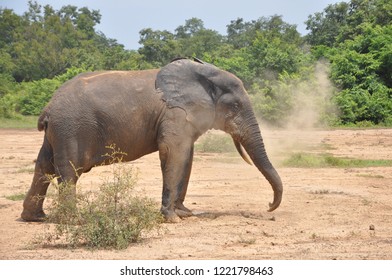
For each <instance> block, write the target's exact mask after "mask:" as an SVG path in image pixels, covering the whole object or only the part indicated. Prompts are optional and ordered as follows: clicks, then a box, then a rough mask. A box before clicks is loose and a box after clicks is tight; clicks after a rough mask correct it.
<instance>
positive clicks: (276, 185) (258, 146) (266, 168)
mask: <svg viewBox="0 0 392 280" xmlns="http://www.w3.org/2000/svg"><path fill="white" fill-rule="evenodd" d="M251 115H252V116H250V117H249V118H248V121H247V122H246V124H247V125H245V126H243V127H242V128H241V138H240V139H239V141H240V143H241V145H242V146H243V147H244V148H245V150H246V152H247V153H248V155H249V156H250V158H251V159H252V161H253V163H254V165H256V167H257V168H258V169H259V170H260V172H261V173H262V174H263V175H264V177H265V178H266V179H267V180H268V182H269V183H270V184H271V186H272V189H273V191H274V200H273V202H272V203H270V204H269V207H270V208H269V210H268V211H270V212H271V211H274V210H275V209H276V208H278V207H279V205H280V203H281V201H282V194H283V185H282V181H281V179H280V177H279V174H278V172H276V170H275V168H274V167H273V166H272V164H271V162H270V160H269V159H268V156H267V153H266V151H265V147H264V142H263V138H262V136H261V133H260V129H259V126H258V123H257V121H256V118H255V117H254V115H253V114H251Z"/></svg>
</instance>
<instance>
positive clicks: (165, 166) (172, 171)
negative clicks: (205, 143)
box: [159, 143, 193, 223]
mask: <svg viewBox="0 0 392 280" xmlns="http://www.w3.org/2000/svg"><path fill="white" fill-rule="evenodd" d="M192 151H193V147H192V145H191V144H189V145H186V144H181V145H173V144H165V143H162V144H161V145H160V146H159V157H160V159H161V168H162V176H163V190H162V208H161V212H162V214H163V215H164V216H165V219H166V221H167V222H171V223H175V222H178V221H179V220H180V219H179V217H178V214H177V213H176V212H175V208H176V205H178V204H177V201H178V202H179V204H180V205H182V201H183V199H184V198H185V193H186V187H187V182H188V181H189V174H190V170H189V169H190V167H191V165H192V164H191V163H190V162H191V161H192V156H191V155H192V154H193V153H192Z"/></svg>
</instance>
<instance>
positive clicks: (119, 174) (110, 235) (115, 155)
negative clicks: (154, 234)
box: [38, 146, 163, 249]
mask: <svg viewBox="0 0 392 280" xmlns="http://www.w3.org/2000/svg"><path fill="white" fill-rule="evenodd" d="M109 148H110V149H111V153H110V154H106V155H104V156H105V157H107V158H108V161H109V162H110V163H112V164H113V165H112V166H113V168H112V173H111V175H110V177H109V178H107V179H105V180H104V181H103V183H102V185H101V186H100V191H99V192H98V193H94V192H85V193H79V192H78V195H77V196H76V199H73V197H75V186H74V185H72V184H68V183H62V184H60V185H56V193H57V196H56V197H55V198H54V199H53V201H52V203H51V206H50V214H49V216H48V219H47V222H49V223H56V225H55V229H54V233H49V234H46V236H45V238H43V239H42V238H41V239H38V240H40V241H41V240H42V241H41V242H45V243H49V244H50V243H54V242H58V241H59V240H61V241H62V242H65V244H66V245H69V246H72V247H77V246H86V247H89V248H94V249H99V248H114V249H125V248H127V247H128V246H129V244H130V243H133V242H137V241H139V240H140V238H141V235H142V234H143V233H147V232H150V231H152V230H154V229H158V228H159V225H160V224H161V222H162V221H163V219H162V216H161V214H160V212H159V211H158V210H157V205H156V204H155V203H154V202H153V201H152V200H151V199H149V198H146V197H140V196H137V195H135V193H134V186H135V184H136V181H137V175H136V172H135V171H134V170H133V169H132V168H129V166H126V165H124V164H120V163H121V161H122V156H123V155H124V154H123V153H121V152H119V151H118V150H116V148H115V146H114V147H109Z"/></svg>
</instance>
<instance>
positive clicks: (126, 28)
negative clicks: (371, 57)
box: [0, 0, 347, 50]
mask: <svg viewBox="0 0 392 280" xmlns="http://www.w3.org/2000/svg"><path fill="white" fill-rule="evenodd" d="M342 1H343V0H215V1H214V0H193V1H188V0H162V1H158V0H154V1H153V0H38V1H37V2H38V3H39V4H40V5H42V6H45V5H47V4H49V5H50V6H52V7H53V8H54V9H55V10H58V9H60V8H61V7H62V6H66V5H73V6H77V7H78V8H81V7H88V8H89V9H90V10H99V11H100V14H101V15H102V18H101V23H100V24H99V25H98V26H96V30H99V31H101V32H103V33H104V34H105V35H106V37H108V38H111V39H116V40H117V42H118V43H120V44H123V45H124V46H125V48H126V49H133V50H137V49H138V48H139V47H140V45H139V43H138V41H139V31H140V30H142V29H143V28H152V29H153V30H168V31H170V32H174V30H175V29H176V28H177V27H178V26H180V25H184V24H185V21H186V20H187V19H190V18H192V17H196V18H199V19H201V20H202V21H203V22H204V27H205V28H208V29H213V30H216V31H218V32H219V33H220V34H222V35H226V26H227V25H228V24H230V22H231V21H232V20H235V19H237V18H243V19H244V20H245V21H251V20H257V19H258V18H260V17H269V16H272V15H281V16H282V17H283V20H284V21H285V22H287V23H290V24H295V25H297V30H298V31H299V32H300V33H301V34H303V35H305V34H306V33H307V30H306V25H305V23H304V22H305V21H306V20H307V18H308V16H309V15H313V14H314V13H316V12H322V11H323V10H324V8H326V7H327V6H328V4H333V3H338V2H342ZM346 2H347V1H346ZM27 3H28V0H0V7H2V8H8V9H12V10H14V12H15V13H16V14H19V15H22V14H23V13H24V12H25V11H27V7H28V4H27Z"/></svg>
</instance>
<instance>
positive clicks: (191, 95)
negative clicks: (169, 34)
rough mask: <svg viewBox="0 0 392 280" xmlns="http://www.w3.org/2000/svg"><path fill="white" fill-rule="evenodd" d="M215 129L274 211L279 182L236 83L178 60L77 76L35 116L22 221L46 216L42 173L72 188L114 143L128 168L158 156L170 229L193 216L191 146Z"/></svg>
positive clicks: (280, 189)
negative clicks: (253, 171)
mask: <svg viewBox="0 0 392 280" xmlns="http://www.w3.org/2000/svg"><path fill="white" fill-rule="evenodd" d="M213 128H214V129H219V130H223V131H225V132H227V133H229V134H230V135H231V136H232V138H233V140H234V144H235V146H236V148H237V150H238V152H239V153H240V155H241V156H242V157H243V158H244V159H245V160H246V161H247V162H249V163H250V161H249V159H248V158H247V156H246V155H245V153H244V152H243V149H242V147H244V148H245V150H246V152H247V153H248V155H249V156H250V158H251V159H252V162H253V163H254V164H255V165H256V167H257V168H258V169H259V170H260V171H261V173H262V174H263V175H264V176H265V178H266V179H267V180H268V181H269V183H270V184H271V186H272V188H273V191H274V199H273V202H272V203H270V208H269V211H273V210H275V209H276V208H277V207H278V206H279V204H280V203H281V200H282V192H283V186H282V182H281V179H280V177H279V175H278V173H277V172H276V170H275V169H274V167H273V166H272V164H271V163H270V161H269V159H268V157H267V154H266V151H265V149H264V144H263V140H262V136H261V134H260V130H259V126H258V123H257V121H256V118H255V116H254V113H253V110H252V107H251V104H250V101H249V98H248V95H247V93H246V91H245V89H244V86H243V84H242V82H241V81H240V80H239V79H238V78H237V77H236V76H234V75H232V74H230V73H228V72H226V71H223V70H220V69H218V68H217V67H215V66H213V65H210V64H206V63H203V62H202V61H199V60H196V59H195V60H194V61H193V60H188V59H178V60H175V61H173V62H171V63H170V64H168V65H166V66H165V67H163V68H162V69H160V70H159V69H157V70H145V71H105V72H95V73H86V74H81V75H79V76H77V77H75V78H73V79H72V80H70V81H68V82H66V83H65V84H64V85H63V86H62V87H60V88H59V89H58V91H57V92H56V93H55V94H54V96H53V98H52V100H51V101H50V102H49V104H48V105H47V106H46V107H45V109H44V110H43V112H42V114H41V116H40V117H39V120H38V129H39V130H45V136H44V141H43V144H42V147H41V150H40V152H39V155H38V158H37V162H36V166H35V174H34V178H33V182H32V185H31V188H30V190H29V191H28V193H27V195H26V198H25V200H24V203H23V212H22V218H23V219H24V220H26V221H40V220H42V219H43V218H44V217H45V214H44V211H43V199H44V197H45V195H46V191H47V188H48V185H49V183H48V181H47V178H46V174H56V176H58V178H59V180H60V182H61V181H67V182H72V183H75V184H76V181H77V179H78V177H79V175H81V174H82V173H85V172H88V171H89V170H90V169H91V168H92V167H94V166H96V165H100V164H105V158H104V157H103V155H105V154H107V146H109V145H112V144H115V145H116V147H118V148H119V149H120V150H121V151H122V152H125V153H126V156H125V157H124V160H125V161H132V160H135V159H137V158H140V157H142V156H144V155H146V154H149V153H152V152H155V151H159V158H160V160H161V168H162V175H163V191H162V208H161V212H162V214H163V215H164V216H165V218H166V219H167V220H168V221H170V222H175V221H177V220H179V216H180V217H183V216H188V215H191V211H190V210H189V209H187V208H186V207H185V206H184V204H183V203H184V199H185V195H186V191H187V187H188V182H189V177H190V174H191V168H192V160H193V147H194V142H195V141H196V140H197V139H198V137H199V136H200V135H202V134H203V133H205V132H206V131H207V130H209V129H213ZM106 160H107V159H106ZM75 167H76V169H77V172H78V173H79V174H75ZM249 195H252V194H249Z"/></svg>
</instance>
